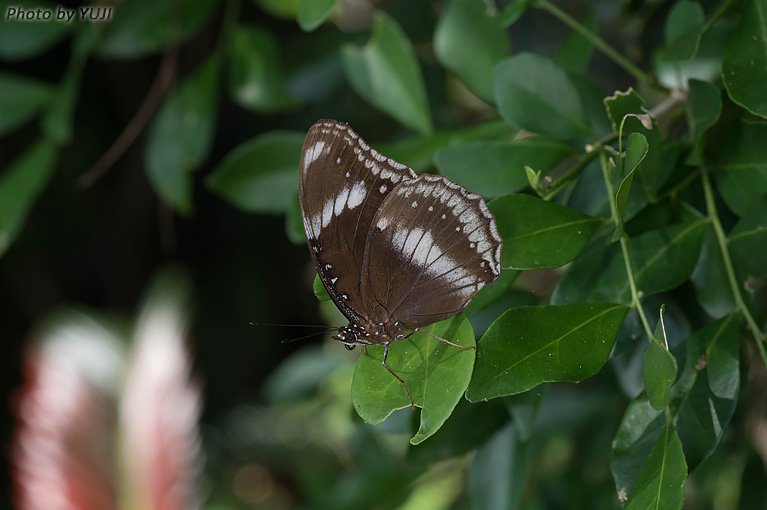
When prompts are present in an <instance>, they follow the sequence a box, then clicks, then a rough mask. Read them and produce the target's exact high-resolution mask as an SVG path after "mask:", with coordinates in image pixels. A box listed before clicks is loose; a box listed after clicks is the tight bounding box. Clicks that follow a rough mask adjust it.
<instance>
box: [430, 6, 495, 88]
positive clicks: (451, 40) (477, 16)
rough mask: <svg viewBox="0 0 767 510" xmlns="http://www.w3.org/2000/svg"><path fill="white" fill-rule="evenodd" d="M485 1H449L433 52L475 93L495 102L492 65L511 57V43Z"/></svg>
mask: <svg viewBox="0 0 767 510" xmlns="http://www.w3.org/2000/svg"><path fill="white" fill-rule="evenodd" d="M487 10H488V9H487V5H486V4H485V2H483V1H482V0H450V1H449V2H448V4H447V6H446V7H445V10H444V11H443V13H442V15H441V16H440V18H439V22H438V23H437V28H436V29H435V31H434V53H435V54H436V56H437V60H438V61H439V63H440V64H441V65H442V67H444V68H445V69H448V70H449V71H451V72H453V73H455V75H456V76H458V78H460V79H461V81H463V82H464V83H465V84H466V85H467V86H468V87H469V88H470V89H471V90H472V91H473V92H474V93H475V94H477V95H478V96H479V97H481V98H482V99H484V100H485V101H487V102H489V103H492V102H493V66H495V64H497V63H498V62H499V61H500V60H502V59H503V58H505V57H507V56H508V55H509V41H508V39H507V36H506V32H505V30H504V29H503V27H502V26H501V23H500V21H499V20H498V19H497V18H494V17H490V16H488V15H487Z"/></svg>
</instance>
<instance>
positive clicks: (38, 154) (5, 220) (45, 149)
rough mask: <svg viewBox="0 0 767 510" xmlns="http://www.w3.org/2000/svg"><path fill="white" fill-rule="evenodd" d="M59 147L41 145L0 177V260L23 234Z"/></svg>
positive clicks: (21, 157)
mask: <svg viewBox="0 0 767 510" xmlns="http://www.w3.org/2000/svg"><path fill="white" fill-rule="evenodd" d="M55 158H56V147H55V145H54V144H53V143H52V142H50V141H46V140H43V141H40V142H38V143H37V144H35V145H34V146H32V147H31V148H30V149H28V150H27V151H26V152H25V153H24V154H22V155H21V156H20V157H19V158H18V159H17V160H16V161H14V162H13V163H12V164H11V166H10V167H8V168H7V169H6V170H5V171H4V172H3V173H2V175H0V256H2V255H3V254H4V253H5V252H6V251H7V250H8V248H9V247H10V245H11V243H12V242H13V241H14V240H15V239H16V237H17V236H18V235H19V233H20V232H21V229H22V227H23V226H24V220H26V218H27V214H29V210H30V209H31V208H32V205H34V202H35V199H37V197H38V196H39V195H40V193H41V192H42V190H43V188H45V185H46V184H47V183H48V180H49V179H50V177H51V174H52V172H53V166H54V163H55Z"/></svg>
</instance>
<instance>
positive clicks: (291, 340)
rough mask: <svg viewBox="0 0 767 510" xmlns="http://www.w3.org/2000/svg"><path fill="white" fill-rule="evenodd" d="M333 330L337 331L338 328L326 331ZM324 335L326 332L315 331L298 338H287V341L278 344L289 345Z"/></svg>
mask: <svg viewBox="0 0 767 510" xmlns="http://www.w3.org/2000/svg"><path fill="white" fill-rule="evenodd" d="M334 329H338V328H330V329H328V331H332V330H334ZM325 333H327V331H316V332H314V333H309V334H308V335H304V336H300V337H298V338H289V339H287V340H282V341H281V342H280V343H281V344H290V343H293V342H298V341H299V340H306V339H307V338H311V337H313V336H317V335H324V334H325Z"/></svg>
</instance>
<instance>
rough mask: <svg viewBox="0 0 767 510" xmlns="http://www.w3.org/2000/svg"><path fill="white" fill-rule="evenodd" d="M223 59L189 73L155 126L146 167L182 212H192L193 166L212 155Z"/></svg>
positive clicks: (155, 183)
mask: <svg viewBox="0 0 767 510" xmlns="http://www.w3.org/2000/svg"><path fill="white" fill-rule="evenodd" d="M218 73H219V63H218V60H216V59H215V58H211V59H210V60H208V62H206V63H205V64H203V66H202V67H201V68H200V69H198V70H197V71H196V72H195V73H194V74H193V75H191V76H190V77H188V78H187V79H185V80H184V81H183V82H182V83H181V85H180V86H179V88H178V90H176V91H175V92H174V93H173V94H172V95H171V96H170V97H168V98H167V99H166V100H165V102H164V103H163V104H162V106H161V107H160V110H159V111H158V112H157V115H156V116H155V118H154V119H153V121H152V124H151V125H150V127H149V135H148V140H147V147H146V152H145V154H144V157H145V161H146V171H147V174H148V176H149V182H150V183H151V184H152V187H153V188H154V190H155V191H156V192H157V194H158V195H159V196H160V197H161V198H162V199H163V200H164V201H165V202H166V203H167V204H168V205H169V206H171V207H172V208H173V209H174V210H176V211H177V212H178V213H179V214H181V215H188V214H190V213H191V212H192V201H191V199H192V180H191V176H190V172H191V171H193V170H195V169H196V168H197V167H198V166H199V165H201V164H202V163H203V162H204V161H205V160H206V159H207V158H208V153H209V152H210V147H211V145H212V143H213V135H214V133H215V127H216V110H217V99H218Z"/></svg>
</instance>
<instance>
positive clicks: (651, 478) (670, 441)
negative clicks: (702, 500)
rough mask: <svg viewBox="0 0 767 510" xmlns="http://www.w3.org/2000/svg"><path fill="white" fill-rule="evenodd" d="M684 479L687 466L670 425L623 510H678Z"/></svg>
mask: <svg viewBox="0 0 767 510" xmlns="http://www.w3.org/2000/svg"><path fill="white" fill-rule="evenodd" d="M686 479H687V464H686V462H685V458H684V452H683V451H682V442H681V441H680V440H679V436H678V435H677V433H676V431H675V430H674V427H673V425H670V424H667V425H666V426H665V427H664V428H663V430H662V431H661V433H660V435H659V436H658V439H657V441H656V442H655V445H654V446H653V449H652V451H650V456H649V457H648V458H647V463H646V464H645V466H644V468H643V469H642V472H641V473H640V474H639V478H637V481H636V484H634V487H633V489H632V491H631V493H630V494H629V500H628V503H627V504H626V510H634V509H645V508H655V509H658V510H660V509H664V510H678V509H679V508H680V507H681V506H682V500H683V499H684V481H685V480H686Z"/></svg>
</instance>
